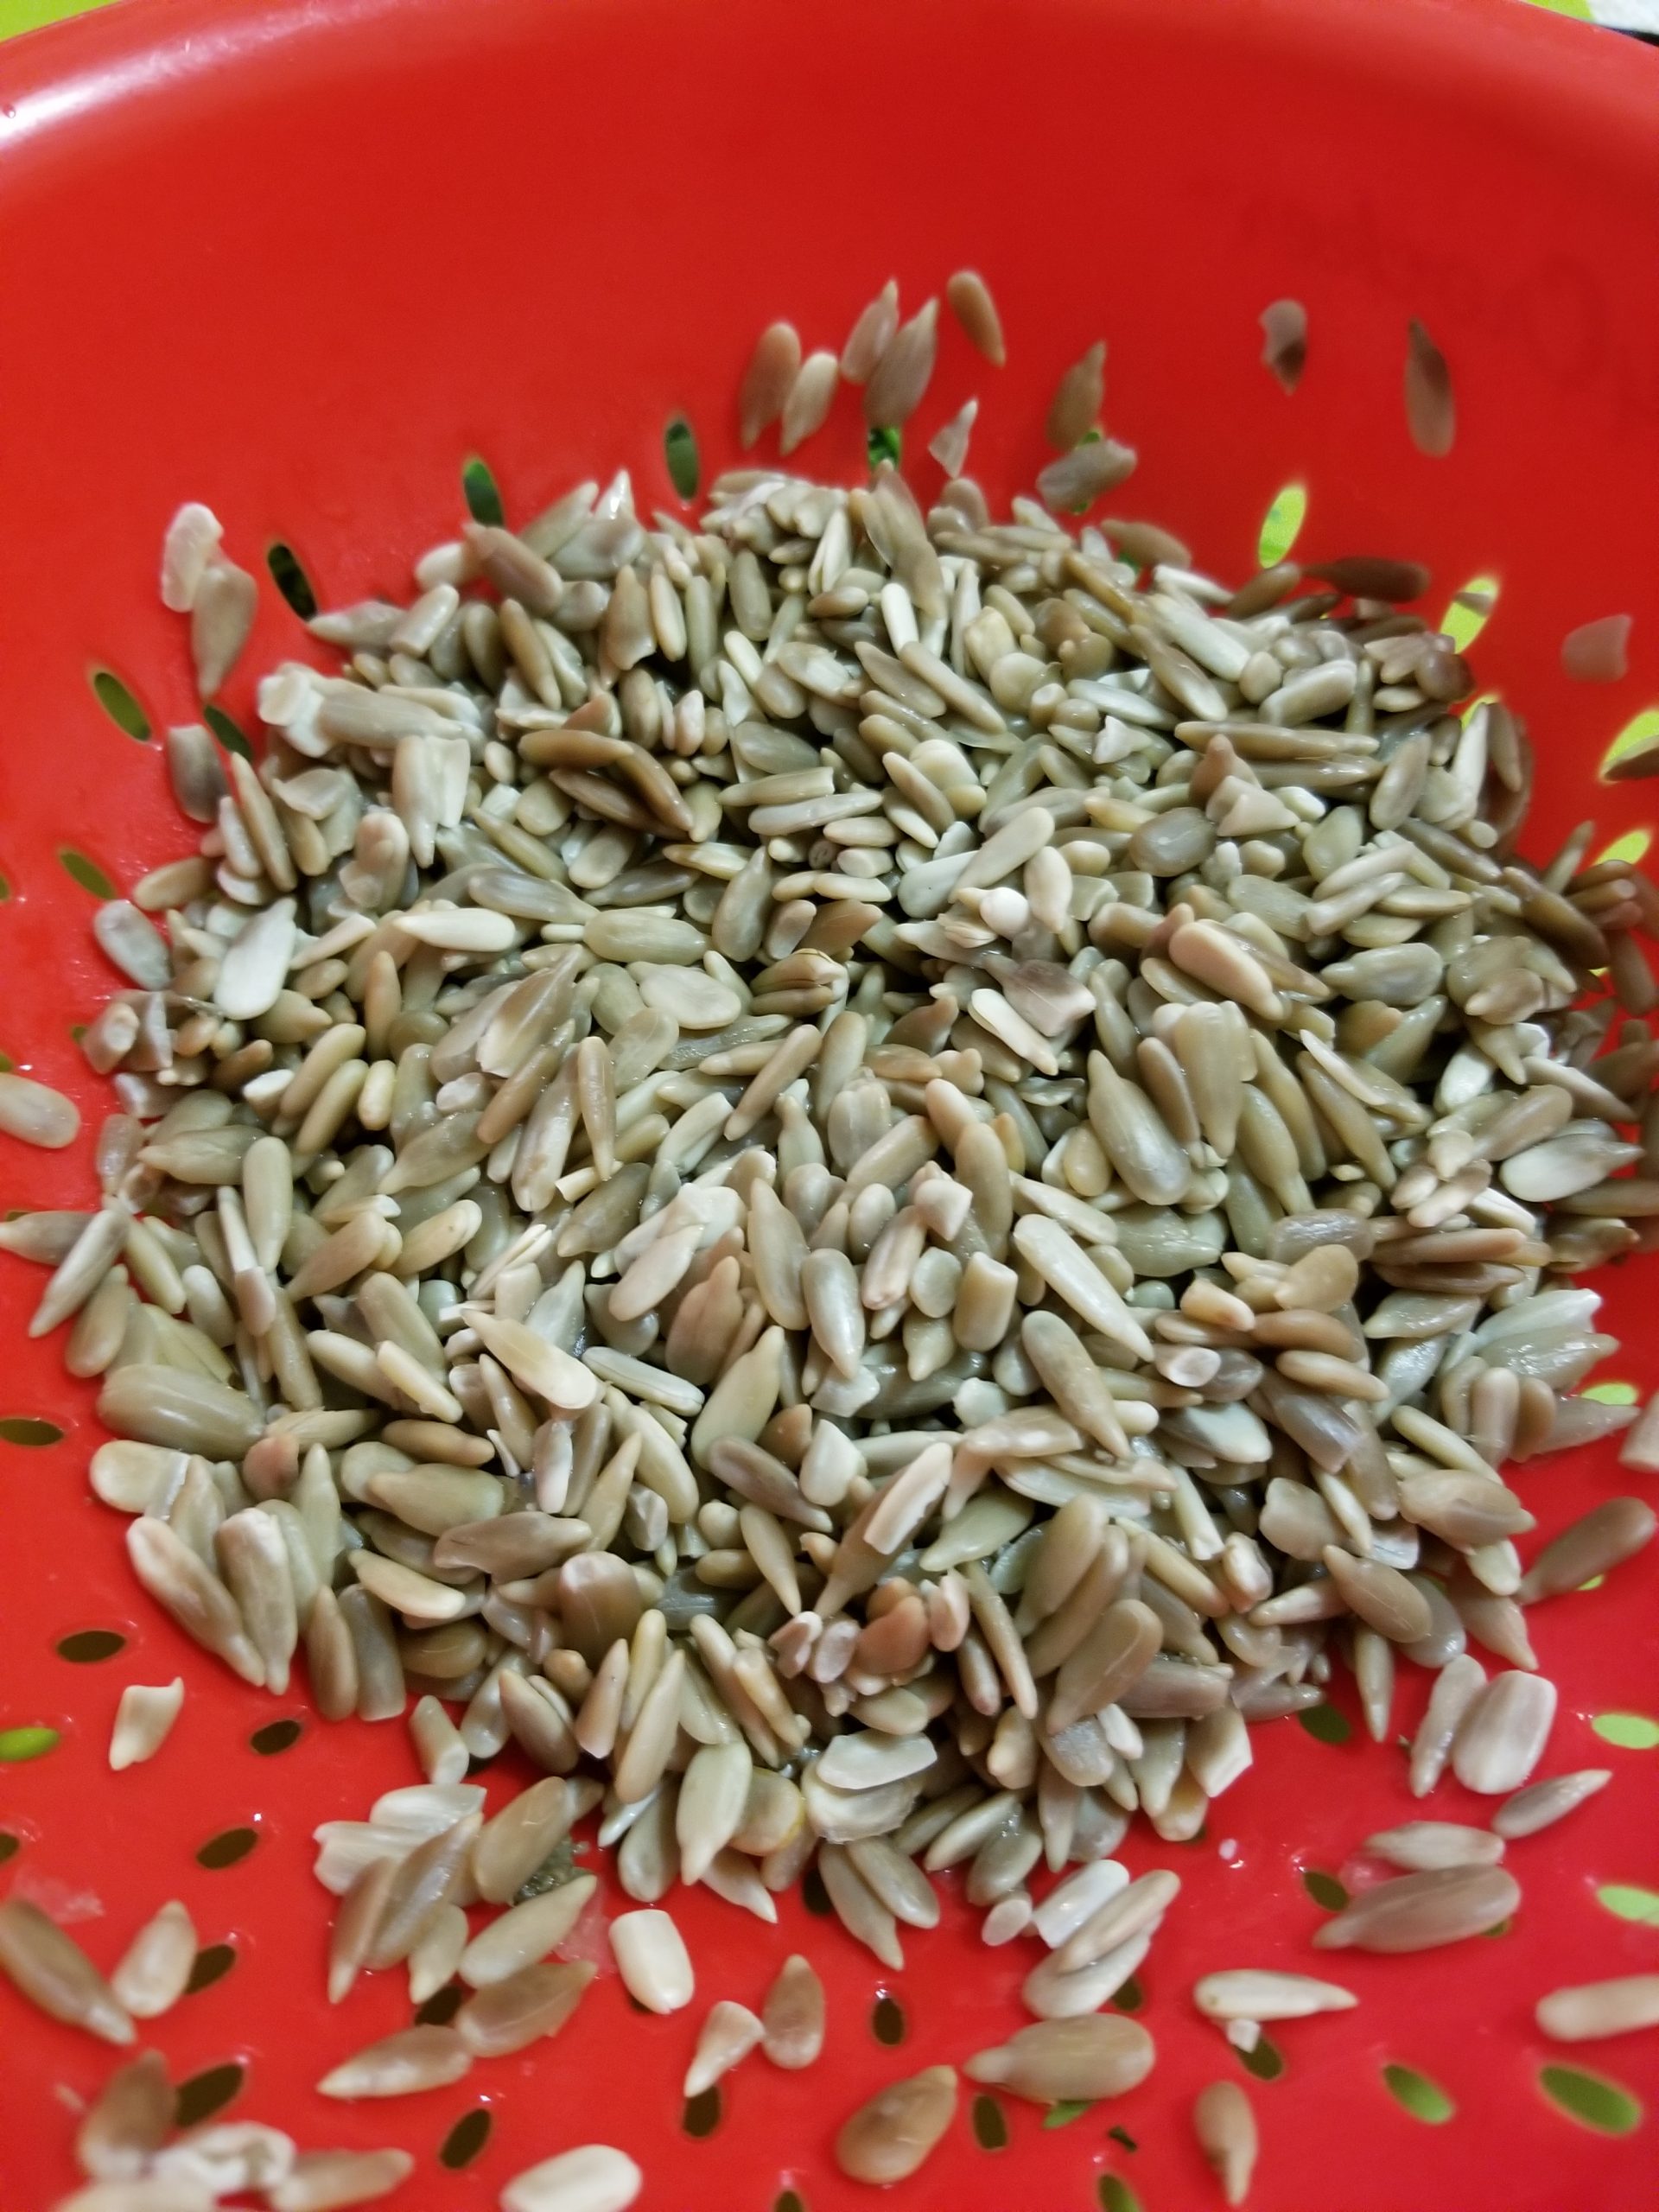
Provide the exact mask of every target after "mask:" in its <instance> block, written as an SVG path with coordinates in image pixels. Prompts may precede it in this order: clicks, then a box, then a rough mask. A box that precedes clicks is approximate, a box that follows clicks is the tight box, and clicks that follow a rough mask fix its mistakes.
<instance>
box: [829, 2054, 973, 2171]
mask: <svg viewBox="0 0 1659 2212" xmlns="http://www.w3.org/2000/svg"><path fill="white" fill-rule="evenodd" d="M956 2109H957V2077H956V2074H955V2071H954V2069H952V2068H950V2067H949V2066H930V2067H929V2068H928V2069H926V2071H925V2073H921V2074H912V2075H911V2076H910V2077H909V2079H908V2080H907V2081H903V2082H893V2084H892V2086H891V2087H890V2088H886V2089H882V2090H880V2091H879V2092H878V2093H877V2094H876V2095H874V2097H872V2098H871V2099H870V2101H869V2102H868V2104H865V2105H861V2106H860V2107H859V2109H858V2110H857V2111H856V2112H855V2113H854V2114H853V2116H852V2118H851V2119H850V2120H847V2121H846V2122H844V2124H843V2125H842V2128H841V2131H840V2133H838V2134H837V2136H836V2164H837V2165H838V2166H839V2167H840V2168H841V2171H842V2173H844V2174H847V2175H849V2177H851V2178H852V2179H853V2180H854V2181H863V2182H874V2183H878V2184H881V2185H883V2186H885V2185H887V2183H893V2182H895V2181H906V2180H907V2179H908V2178H909V2177H910V2176H911V2175H912V2174H913V2173H915V2172H916V2171H917V2170H918V2168H919V2167H920V2166H921V2165H922V2164H925V2161H926V2159H927V2157H928V2154H929V2152H931V2151H932V2150H933V2149H934V2147H935V2146H936V2145H938V2142H939V2140H940V2139H941V2138H942V2137H943V2135H944V2131H945V2130H946V2128H947V2127H949V2126H950V2122H951V2120H952V2119H953V2118H954V2117H955V2115H956Z"/></svg>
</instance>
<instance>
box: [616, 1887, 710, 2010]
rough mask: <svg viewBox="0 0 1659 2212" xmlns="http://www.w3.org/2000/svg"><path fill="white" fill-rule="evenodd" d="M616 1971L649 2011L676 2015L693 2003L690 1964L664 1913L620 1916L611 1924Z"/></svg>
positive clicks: (628, 1913)
mask: <svg viewBox="0 0 1659 2212" xmlns="http://www.w3.org/2000/svg"><path fill="white" fill-rule="evenodd" d="M610 1938H611V1949H612V1951H613V1954H614V1955H615V1959H616V1965H617V1971H618V1973H619V1974H620V1975H621V1977H622V1980H623V1982H624V1984H625V1985H626V1988H627V1992H628V1994H629V1995H630V1996H631V1997H637V1998H638V1999H639V2002H640V2003H641V2004H642V2005H644V2006H645V2010H646V2011H647V2012H679V2011H680V2010H681V2009H682V2008H683V2006H685V2005H689V2004H690V2002H691V1996H692V1991H693V1988H694V1986H695V1984H694V1981H693V1977H692V1973H691V1961H690V1955H688V1953H687V1951H686V1948H685V1942H684V1939H683V1937H682V1936H681V1934H680V1931H679V1929H677V1927H676V1926H675V1925H674V1923H673V1922H672V1920H671V1919H670V1917H669V1916H668V1915H667V1913H665V1912H656V1911H651V1910H646V1911H644V1912H625V1913H620V1914H619V1915H618V1916H617V1918H616V1919H614V1920H613V1921H612V1923H611V1925H610Z"/></svg>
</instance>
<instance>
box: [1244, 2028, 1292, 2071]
mask: <svg viewBox="0 0 1659 2212" xmlns="http://www.w3.org/2000/svg"><path fill="white" fill-rule="evenodd" d="M1238 2061H1239V2064H1240V2065H1241V2066H1242V2067H1243V2069H1244V2071H1245V2072H1246V2073H1247V2074H1253V2075H1255V2078H1256V2080H1257V2081H1258V2082H1276V2081H1277V2080H1278V2079H1279V2076H1280V2075H1281V2074H1282V2073H1283V2072H1284V2070H1285V2054H1284V2053H1283V2051H1282V2050H1280V2048H1279V2046H1278V2044H1276V2043H1274V2040H1273V2037H1271V2036H1258V2037H1256V2039H1255V2044H1254V2045H1253V2046H1252V2048H1251V2049H1250V2050H1241V2051H1240V2052H1239V2054H1238Z"/></svg>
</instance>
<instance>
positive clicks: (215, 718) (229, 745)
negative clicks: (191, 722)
mask: <svg viewBox="0 0 1659 2212" xmlns="http://www.w3.org/2000/svg"><path fill="white" fill-rule="evenodd" d="M201 719H202V720H203V721H205V722H206V723H207V727H208V728H209V729H210V730H212V732H213V735H214V736H215V737H216V738H217V739H218V740H219V743H220V744H221V745H222V746H223V747H225V750H226V752H227V753H239V754H240V755H241V757H242V759H243V760H252V758H253V747H252V746H251V745H250V744H249V742H248V741H247V738H246V736H245V734H244V733H243V731H242V729H241V728H240V726H239V725H238V723H236V722H233V721H232V720H231V718H230V716H229V715H227V714H226V711H225V709H224V708H223V707H216V706H215V705H214V704H213V701H212V700H211V699H210V700H209V701H208V702H207V705H206V706H205V707H204V708H203V709H202V710H201Z"/></svg>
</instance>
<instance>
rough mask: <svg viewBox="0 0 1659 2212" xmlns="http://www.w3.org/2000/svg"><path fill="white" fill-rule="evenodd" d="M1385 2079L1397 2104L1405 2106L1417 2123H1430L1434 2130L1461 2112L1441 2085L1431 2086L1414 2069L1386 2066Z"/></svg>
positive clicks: (1430, 2083) (1433, 2083)
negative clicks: (1420, 2121) (1423, 2121)
mask: <svg viewBox="0 0 1659 2212" xmlns="http://www.w3.org/2000/svg"><path fill="white" fill-rule="evenodd" d="M1383 2081H1384V2082H1386V2083H1387V2085H1388V2091H1389V2095H1390V2096H1391V2097H1392V2098H1393V2099H1394V2101H1395V2103H1396V2104H1398V2105H1403V2106H1404V2107H1405V2109H1406V2110H1407V2111H1408V2113H1410V2114H1411V2116H1412V2118H1413V2119H1414V2120H1426V2121H1427V2124H1428V2125H1429V2126H1431V2127H1441V2126H1444V2125H1445V2124H1446V2121H1447V2120H1450V2119H1451V2118H1452V2114H1453V2113H1455V2112H1456V2111H1457V2109H1458V2108H1457V2107H1456V2105H1454V2104H1453V2103H1452V2100H1451V2098H1450V2097H1448V2096H1447V2095H1446V2091H1445V2090H1444V2089H1443V2088H1441V2087H1440V2083H1439V2082H1431V2081H1430V2080H1429V2078H1428V2076H1427V2074H1420V2073H1419V2072H1418V2071H1417V2069H1416V2068H1415V2067H1414V2066H1385V2067H1384V2068H1383Z"/></svg>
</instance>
